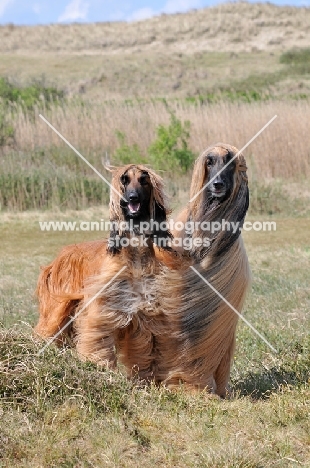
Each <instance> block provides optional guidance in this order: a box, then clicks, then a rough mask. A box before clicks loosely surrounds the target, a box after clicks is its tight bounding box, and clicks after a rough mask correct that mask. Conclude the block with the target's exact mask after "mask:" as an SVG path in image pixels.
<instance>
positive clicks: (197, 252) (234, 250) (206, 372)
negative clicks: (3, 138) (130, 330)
mask: <svg viewBox="0 0 310 468" xmlns="http://www.w3.org/2000/svg"><path fill="white" fill-rule="evenodd" d="M237 152H238V150H237V149H236V148H235V147H233V146H230V145H227V144H223V143H218V144H216V145H215V146H212V147H209V148H207V149H206V150H204V151H203V152H202V153H201V154H200V156H199V157H198V159H197V161H196V163H195V166H194V171H193V176H192V183H191V189H190V194H191V200H192V201H191V203H189V205H188V206H187V207H186V209H185V210H183V212H182V213H181V215H180V218H179V219H181V220H182V221H183V222H184V221H186V222H187V223H192V224H191V226H193V230H192V231H191V232H186V231H184V232H183V233H181V234H180V233H175V232H173V234H174V236H175V242H177V240H180V239H181V240H182V242H184V241H185V240H188V239H190V240H191V242H192V246H191V249H190V255H191V257H192V262H193V263H192V266H193V267H194V269H195V270H193V269H192V268H184V269H183V270H179V271H178V270H168V269H166V271H165V272H164V274H161V275H160V277H159V283H161V284H160V285H159V289H160V290H161V291H162V294H161V296H160V302H161V307H162V309H163V310H164V313H165V314H166V315H167V316H169V318H170V323H171V327H172V329H173V330H174V333H173V338H172V337H170V338H169V340H166V337H165V336H162V337H160V336H159V337H158V347H159V349H160V362H159V363H158V366H157V369H158V374H157V378H158V380H160V381H164V382H166V384H167V385H170V386H172V387H173V386H174V385H177V384H179V383H180V382H183V383H184V385H185V386H186V387H187V388H193V389H195V388H197V389H202V388H207V389H208V390H209V391H211V392H213V393H216V394H218V395H220V396H221V397H224V396H225V395H226V393H227V392H228V391H229V389H228V381H229V376H230V367H231V361H232V357H233V353H234V349H235V334H236V326H237V322H238V315H237V314H236V313H235V312H234V311H233V310H232V309H231V308H230V307H229V305H228V304H227V303H226V302H225V301H224V300H223V298H224V299H225V300H226V301H228V303H230V304H231V305H232V306H233V307H234V308H235V309H236V310H237V311H239V312H241V310H242V307H243V303H244V300H245V295H246V291H247V288H248V286H249V282H250V270H249V265H248V260H247V255H246V252H245V249H244V246H243V241H242V238H241V236H240V228H241V227H242V224H243V221H244V218H245V215H246V212H247V209H248V205H249V192H248V184H247V176H246V170H247V168H246V163H245V159H244V157H243V155H242V154H239V155H238V156H237V157H236V158H235V159H233V158H234V156H235V155H236V154H237ZM230 161H231V162H230ZM229 162H230V163H229ZM228 163H229V164H228ZM226 165H227V166H226ZM219 171H221V172H220V173H219ZM207 184H208V185H207ZM206 185H207V186H206ZM205 186H206V187H205ZM204 187H205V188H204ZM203 188H204V190H202V189H203ZM194 197H196V198H194ZM233 223H234V224H233ZM187 226H188V225H187ZM219 226H220V227H221V229H220V230H218V228H219ZM215 227H216V229H214V228H215ZM178 236H179V238H178ZM197 272H198V274H199V275H201V276H202V278H201V277H200V276H199V275H198V274H197ZM203 278H204V279H205V280H206V281H207V282H208V283H209V284H210V285H211V286H212V287H213V288H214V289H212V288H211V287H210V286H209V284H205V282H204V281H203Z"/></svg>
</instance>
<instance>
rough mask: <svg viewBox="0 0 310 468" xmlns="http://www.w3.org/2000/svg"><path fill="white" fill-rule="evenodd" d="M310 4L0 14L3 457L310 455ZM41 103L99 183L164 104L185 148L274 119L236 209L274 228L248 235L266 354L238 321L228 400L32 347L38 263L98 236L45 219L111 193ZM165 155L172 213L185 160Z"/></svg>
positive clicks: (83, 214) (243, 459)
mask: <svg viewBox="0 0 310 468" xmlns="http://www.w3.org/2000/svg"><path fill="white" fill-rule="evenodd" d="M309 15H310V10H309V8H291V7H276V6H274V5H271V4H251V5H250V4H247V3H245V2H239V3H233V4H221V5H219V6H217V7H213V8H210V9H204V10H197V11H191V12H189V13H187V14H180V15H178V14H177V15H162V16H161V17H158V18H153V19H151V20H147V21H142V22H138V23H129V24H127V23H126V24H125V23H102V24H101V23H98V24H94V25H87V24H85V25H78V24H72V25H48V26H37V27H26V26H25V27H18V26H15V25H6V26H2V27H0V39H1V40H0V240H1V249H0V467H5V468H11V467H29V468H30V467H31V468H32V467H34V468H42V467H44V468H45V467H46V468H51V467H55V468H59V467H62V468H84V467H85V468H86V467H87V468H88V467H89V468H91V467H98V468H99V467H103V466H104V467H105V466H106V467H108V468H110V467H115V468H118V467H125V468H126V467H128V468H131V467H132V468H135V467H146V468H153V467H154V466H156V465H158V466H162V467H165V468H172V467H176V468H187V467H193V468H194V467H195V468H196V467H197V468H198V467H199V468H200V467H201V468H202V467H207V468H213V467H214V468H266V467H272V468H278V467H281V468H282V467H284V468H286V467H295V466H296V467H298V466H303V467H310V449H309V447H310V409H309V408H310V385H309V384H310V372H309V368H310V335H309V329H310V328H309V327H310V313H309V310H310V289H309V285H310V238H309V231H310V184H309V180H310V133H309V121H310V100H309V96H310V67H309V63H310V49H309V38H310V36H309V34H310V28H309ZM26 39H27V40H26ZM43 75H44V76H43ZM1 77H3V78H1ZM49 90H52V92H53V93H54V94H53V96H54V97H53V98H51V99H49V92H50V91H49ZM39 113H42V114H43V115H44V116H45V117H46V118H47V119H48V120H49V121H50V122H51V123H52V124H53V125H54V126H55V127H56V128H57V129H58V130H60V131H61V132H62V133H63V135H64V136H65V137H66V138H67V139H68V140H69V141H70V142H71V143H72V144H73V145H74V146H75V147H76V148H77V149H78V150H79V151H81V153H82V154H83V155H84V156H85V157H87V159H88V160H89V161H90V162H91V163H92V164H93V165H94V166H95V167H96V168H97V169H98V170H99V171H100V172H102V173H103V174H104V175H105V176H106V177H108V178H109V177H110V174H109V173H108V172H107V171H105V169H104V167H103V165H104V164H105V163H107V162H108V160H110V162H111V163H112V164H120V163H124V162H125V159H126V157H127V156H128V154H130V155H133V156H132V157H134V158H138V159H139V158H140V159H143V160H145V161H146V162H147V163H150V162H151V161H152V159H151V156H150V152H149V148H150V145H151V144H152V143H153V142H154V140H155V139H156V138H157V137H156V135H157V134H158V128H159V127H160V126H165V128H168V125H169V119H171V114H173V115H175V116H176V118H177V119H179V120H180V122H181V123H182V124H183V123H184V122H185V121H189V125H190V129H189V135H188V146H189V148H190V150H191V151H192V153H193V155H194V157H196V155H197V154H198V153H199V152H200V151H201V150H202V149H204V148H205V147H206V146H207V145H210V144H213V143H215V142H217V141H224V142H227V143H230V144H233V145H235V146H237V147H238V148H241V147H242V146H243V145H244V144H246V142H247V141H248V140H249V139H250V138H252V136H253V135H255V134H256V132H258V131H259V130H260V129H261V127H262V126H263V125H265V124H266V123H267V122H268V121H269V120H270V119H271V118H272V117H273V116H274V115H275V114H276V115H278V117H277V119H276V120H275V121H274V122H273V123H272V124H271V126H270V127H269V128H268V129H266V130H265V132H263V133H262V134H261V135H260V136H259V137H258V138H257V140H255V141H254V142H253V143H252V144H251V145H250V146H249V147H248V148H247V149H246V150H245V151H244V154H245V156H246V159H247V165H248V168H249V170H248V172H249V187H250V210H249V213H248V217H247V220H250V221H268V220H272V221H276V223H277V229H276V231H274V232H256V231H254V230H252V231H249V232H244V233H243V237H244V240H245V245H246V249H247V252H248V256H249V261H250V266H251V269H252V275H253V282H252V287H251V291H250V293H249V295H248V298H247V301H246V306H245V309H244V316H245V317H246V318H247V319H248V320H249V321H250V322H251V324H252V325H253V326H254V327H255V328H256V329H257V330H259V331H260V332H261V333H262V334H263V335H264V336H265V337H266V339H267V340H268V341H269V342H270V343H271V344H272V345H273V346H274V347H275V348H276V350H277V353H273V352H272V351H271V350H270V349H269V348H268V346H267V345H266V344H265V343H264V342H263V341H262V340H261V339H260V338H259V337H257V336H256V335H255V334H253V332H252V331H251V330H250V329H249V328H248V327H247V326H246V325H245V324H244V323H243V322H240V323H239V326H238V333H237V349H236V353H235V358H234V365H233V371H232V375H231V386H232V398H231V399H230V400H225V401H224V400H222V401H220V400H218V399H216V398H210V396H208V395H207V394H205V393H204V392H202V393H201V394H199V395H192V394H188V393H186V392H185V391H184V389H183V388H180V389H179V390H178V391H175V392H170V391H168V390H167V389H165V388H155V387H153V386H150V387H146V386H144V385H143V384H142V383H141V382H135V381H132V382H130V381H128V380H127V379H126V378H125V377H124V375H123V373H122V369H119V372H117V373H112V372H108V371H105V370H102V369H98V368H97V367H96V366H94V365H93V364H90V363H81V362H80V361H79V360H78V359H77V357H76V355H75V352H74V351H73V350H70V349H56V348H55V347H54V346H50V347H48V348H47V349H46V351H45V352H44V354H42V355H40V356H39V355H38V351H39V350H40V349H41V347H42V343H41V342H40V341H39V340H38V339H37V338H36V337H34V336H33V333H32V327H33V326H34V325H35V323H36V321H37V319H38V312H37V304H36V302H35V299H34V296H33V293H34V289H35V285H36V281H37V277H38V274H39V267H40V265H46V264H47V263H48V262H49V261H51V260H52V259H53V258H54V257H55V255H56V254H57V252H58V251H59V250H60V249H61V247H62V246H64V245H67V244H70V243H76V242H80V241H84V240H90V239H98V238H100V237H101V236H104V235H105V233H102V232H99V233H98V232H82V231H79V232H77V231H75V232H52V231H49V232H42V231H40V229H39V221H58V220H64V221H69V220H74V221H84V220H85V221H90V220H94V221H98V220H100V219H102V218H103V219H105V220H107V218H108V198H109V193H108V188H107V187H106V186H105V185H104V184H103V183H102V181H101V180H100V179H99V178H98V177H97V176H96V175H95V174H94V173H93V172H92V170H91V169H90V168H88V167H87V166H86V165H85V163H84V162H83V161H81V160H80V159H79V158H78V156H76V155H75V154H74V152H73V151H72V150H71V149H69V148H68V147H67V146H66V145H65V144H64V143H63V142H62V141H61V140H60V138H59V137H58V136H57V135H56V134H55V133H53V131H52V130H51V129H50V128H49V127H48V126H47V125H46V124H45V123H44V122H43V121H42V120H41V118H40V117H39ZM118 132H121V134H122V135H123V136H124V139H123V143H122V142H121V141H120V139H119V138H118V136H117V135H119V133H118ZM169 132H170V133H169ZM169 132H168V137H169V138H170V137H171V135H172V133H173V131H172V130H169ZM169 138H168V139H169ZM120 149H121V150H122V152H121V153H120V152H119V150H120ZM126 152H127V153H128V154H127V153H126ZM120 155H121V156H120ZM122 157H123V158H125V159H122ZM165 158H166V159H165V160H166V161H167V167H166V168H165V169H166V170H164V171H162V172H161V175H162V176H163V178H164V180H165V182H166V185H167V191H168V193H169V195H170V199H171V205H172V208H173V210H174V213H175V212H176V211H178V209H179V208H180V207H181V206H184V204H185V203H187V201H188V191H189V184H190V179H191V168H190V169H189V170H186V171H184V170H183V171H182V170H175V169H174V168H173V166H172V164H170V162H171V161H172V155H168V157H166V156H165ZM140 159H139V160H140ZM126 162H127V161H126ZM132 162H136V159H135V161H132ZM153 162H154V161H153ZM155 162H156V161H155ZM160 169H161V168H160Z"/></svg>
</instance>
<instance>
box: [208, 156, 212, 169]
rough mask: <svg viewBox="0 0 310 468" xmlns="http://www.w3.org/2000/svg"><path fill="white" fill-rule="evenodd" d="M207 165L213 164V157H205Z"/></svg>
mask: <svg viewBox="0 0 310 468" xmlns="http://www.w3.org/2000/svg"><path fill="white" fill-rule="evenodd" d="M207 166H208V167H210V166H213V159H211V158H208V159H207Z"/></svg>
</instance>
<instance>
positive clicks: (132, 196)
mask: <svg viewBox="0 0 310 468" xmlns="http://www.w3.org/2000/svg"><path fill="white" fill-rule="evenodd" d="M128 198H129V201H131V202H136V201H138V200H139V195H138V193H137V192H130V193H129V195H128Z"/></svg>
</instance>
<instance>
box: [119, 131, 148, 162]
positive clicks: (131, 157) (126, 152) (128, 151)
mask: <svg viewBox="0 0 310 468" xmlns="http://www.w3.org/2000/svg"><path fill="white" fill-rule="evenodd" d="M116 137H117V139H118V142H119V145H120V147H119V148H117V149H116V151H115V153H114V159H115V162H116V164H130V163H137V164H145V163H146V160H145V158H144V157H143V155H142V153H141V150H140V148H139V146H138V145H137V144H136V143H135V144H133V145H132V146H130V145H128V144H127V143H126V136H125V134H124V133H122V132H120V131H119V130H116Z"/></svg>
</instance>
